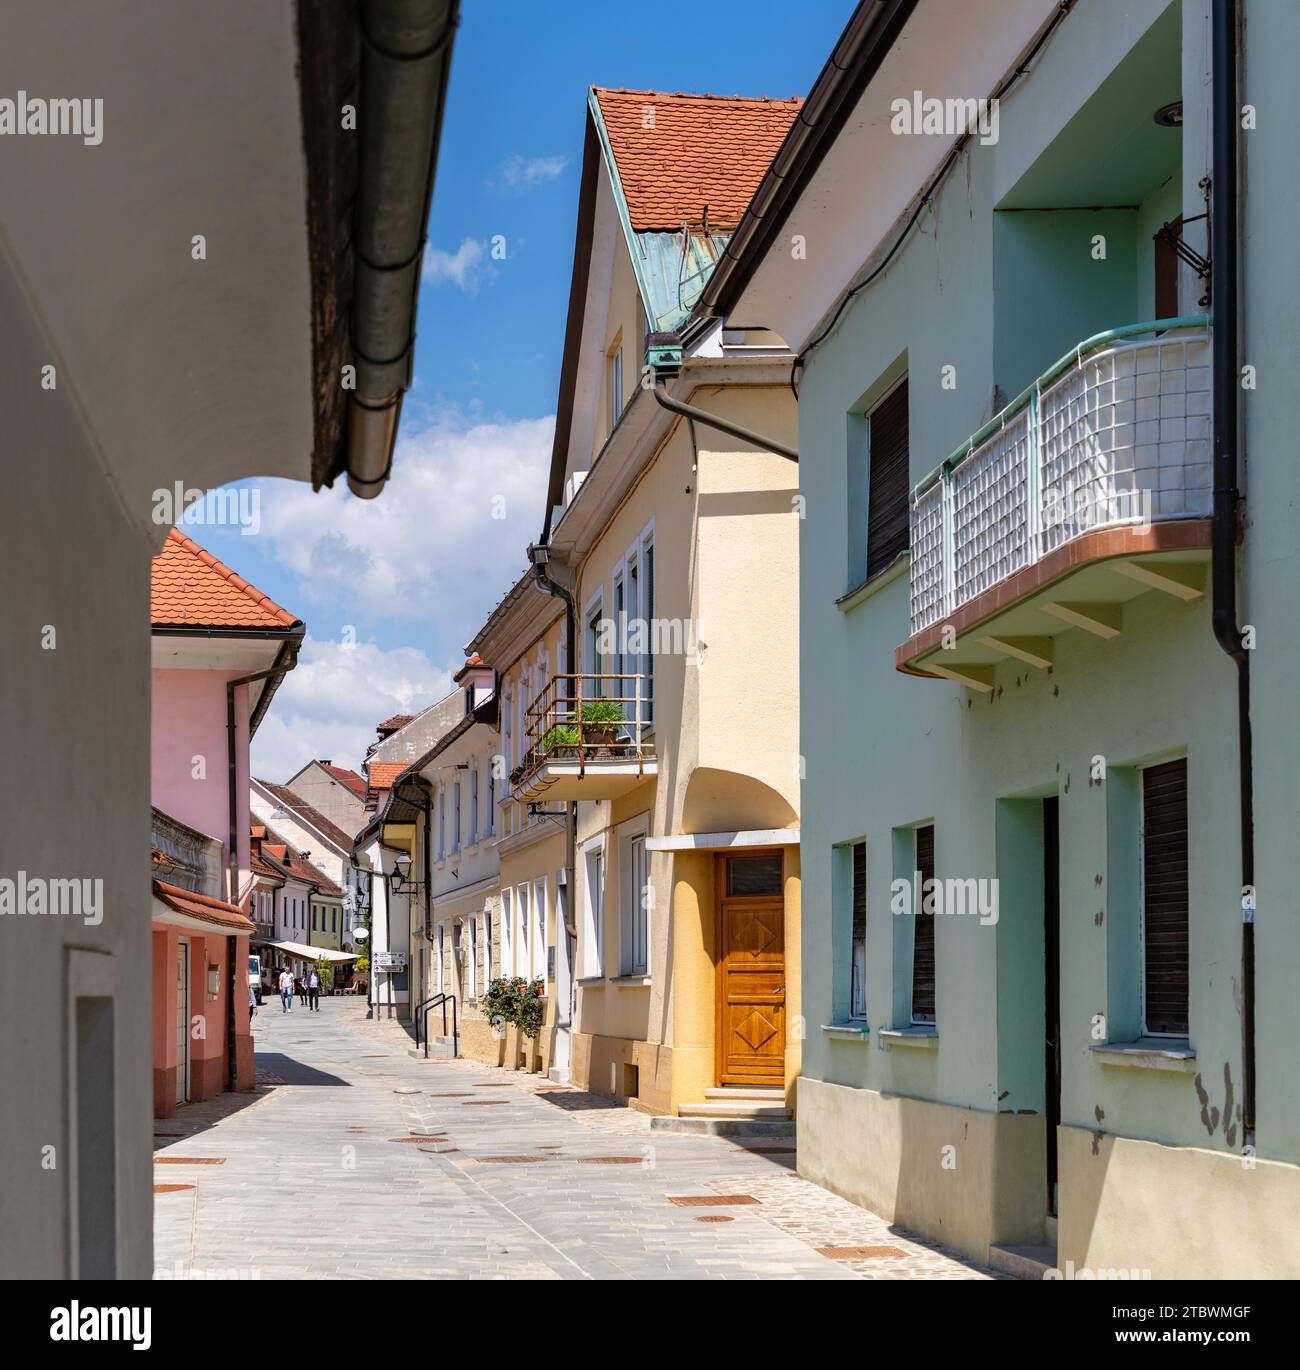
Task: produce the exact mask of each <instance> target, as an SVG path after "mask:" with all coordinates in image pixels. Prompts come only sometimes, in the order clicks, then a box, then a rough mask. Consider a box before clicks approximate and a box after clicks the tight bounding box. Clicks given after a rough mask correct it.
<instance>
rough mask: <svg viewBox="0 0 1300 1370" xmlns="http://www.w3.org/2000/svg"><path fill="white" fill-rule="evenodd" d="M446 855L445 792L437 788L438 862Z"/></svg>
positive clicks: (441, 788) (439, 787)
mask: <svg viewBox="0 0 1300 1370" xmlns="http://www.w3.org/2000/svg"><path fill="white" fill-rule="evenodd" d="M446 855H447V791H446V790H445V789H443V787H442V786H441V785H439V786H438V860H439V861H441V860H442V858H443V857H444V856H446Z"/></svg>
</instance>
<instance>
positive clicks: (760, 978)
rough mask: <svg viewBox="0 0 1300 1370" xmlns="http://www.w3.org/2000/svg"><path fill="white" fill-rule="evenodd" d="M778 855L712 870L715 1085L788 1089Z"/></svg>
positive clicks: (723, 861)
mask: <svg viewBox="0 0 1300 1370" xmlns="http://www.w3.org/2000/svg"><path fill="white" fill-rule="evenodd" d="M781 862H782V854H781V853H780V852H779V851H778V852H764V853H757V854H753V855H751V854H749V853H746V854H745V855H744V856H723V857H719V858H718V865H717V890H718V896H717V901H718V902H717V920H718V921H717V927H718V985H717V1002H718V1025H717V1043H718V1083H719V1084H720V1085H776V1086H780V1085H784V1083H785V1032H786V1024H785V998H786V993H785V905H784V900H783V898H782V894H781V889H782V880H781Z"/></svg>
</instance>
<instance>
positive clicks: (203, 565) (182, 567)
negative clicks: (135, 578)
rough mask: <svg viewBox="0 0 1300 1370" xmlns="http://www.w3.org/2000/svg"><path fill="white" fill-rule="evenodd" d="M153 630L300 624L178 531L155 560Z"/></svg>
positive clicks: (151, 593)
mask: <svg viewBox="0 0 1300 1370" xmlns="http://www.w3.org/2000/svg"><path fill="white" fill-rule="evenodd" d="M150 610H151V614H152V618H153V626H154V627H155V628H177V627H200V628H292V627H295V626H296V625H297V624H299V623H300V622H301V620H300V619H297V618H295V617H294V616H293V615H292V614H291V613H289V611H288V610H287V609H282V608H280V606H279V605H278V604H276V603H275V601H274V600H271V599H268V598H267V596H266V595H264V594H263V593H262V592H261V590H259V589H257V587H256V586H254V585H250V584H249V583H248V581H246V580H245V579H244V578H243V577H242V576H238V575H236V574H235V572H234V571H232V570H231V569H230V567H229V566H226V565H225V564H224V563H222V562H220V561H218V560H217V559H216V557H214V556H213V555H212V553H211V552H205V551H204V550H203V548H202V547H200V546H199V544H198V543H197V542H195V541H194V539H193V538H188V537H186V536H185V534H184V533H182V532H181V531H180V530H179V529H177V528H173V529H172V530H171V532H169V533H168V534H167V541H166V542H165V543H163V549H162V551H161V552H159V553H158V555H157V556H156V557H154V559H153V578H152V583H151V588H150Z"/></svg>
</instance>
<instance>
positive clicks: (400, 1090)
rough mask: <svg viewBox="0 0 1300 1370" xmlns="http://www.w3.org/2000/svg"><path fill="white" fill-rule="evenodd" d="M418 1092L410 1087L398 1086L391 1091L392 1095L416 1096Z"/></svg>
mask: <svg viewBox="0 0 1300 1370" xmlns="http://www.w3.org/2000/svg"><path fill="white" fill-rule="evenodd" d="M419 1092H420V1091H419V1090H418V1089H413V1088H412V1087H411V1086H410V1085H399V1086H398V1087H397V1088H396V1089H395V1090H393V1093H394V1094H418V1093H419Z"/></svg>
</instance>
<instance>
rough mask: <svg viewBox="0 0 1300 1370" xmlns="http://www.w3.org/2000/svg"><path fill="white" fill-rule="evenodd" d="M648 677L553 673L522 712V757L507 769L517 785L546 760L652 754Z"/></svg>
mask: <svg viewBox="0 0 1300 1370" xmlns="http://www.w3.org/2000/svg"><path fill="white" fill-rule="evenodd" d="M652 694H653V685H652V677H649V676H644V675H621V674H605V675H557V676H552V677H551V679H550V680H549V681H548V682H547V684H546V688H545V689H544V690H543V691H542V693H541V694H540V695H538V697H537V698H536V699H535V700H534V701H533V702H532V704H530V705H529V706H528V709H527V710H526V712H525V715H524V755H523V760H522V761H521V762H520V764H519V765H518V766H517V767H516V768H515V771H514V772H513V773H512V774H511V777H510V779H511V781H512V783H514V784H516V785H518V784H520V783H521V782H523V781H525V780H527V779H528V777H529V776H531V775H532V774H534V773H535V772H536V771H538V770H540V769H541V767H542V766H543V765H545V764H546V763H547V762H548V761H565V762H570V763H575V762H576V764H577V766H578V774H579V775H580V776H581V775H584V774H586V771H587V768H588V767H589V766H591V765H592V764H593V763H598V762H608V761H615V762H625V763H626V762H636V763H638V766H639V767H644V764H645V762H646V761H647V760H650V759H652V758H653V757H654V744H653V743H651V742H647V741H646V735H647V733H648V732H649V731H650V730H651V728H652V726H653V719H652V714H653V698H652Z"/></svg>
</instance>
